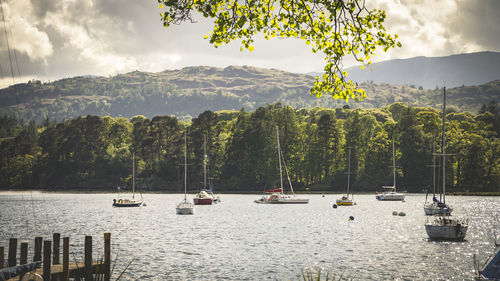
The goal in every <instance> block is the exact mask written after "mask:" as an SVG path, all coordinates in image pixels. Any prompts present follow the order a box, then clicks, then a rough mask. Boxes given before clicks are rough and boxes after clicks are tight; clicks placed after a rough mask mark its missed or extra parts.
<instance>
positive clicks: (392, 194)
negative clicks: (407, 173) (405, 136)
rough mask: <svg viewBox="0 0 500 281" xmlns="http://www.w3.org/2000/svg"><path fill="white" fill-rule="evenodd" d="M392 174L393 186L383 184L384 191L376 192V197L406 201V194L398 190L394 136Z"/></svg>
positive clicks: (383, 199)
mask: <svg viewBox="0 0 500 281" xmlns="http://www.w3.org/2000/svg"><path fill="white" fill-rule="evenodd" d="M392 176H393V184H392V186H383V187H382V188H384V189H385V190H384V192H382V193H376V194H375V198H377V200H379V201H404V200H405V194H404V193H400V192H399V193H398V192H396V156H395V148H394V137H393V138H392Z"/></svg>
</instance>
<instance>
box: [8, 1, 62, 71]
mask: <svg viewBox="0 0 500 281" xmlns="http://www.w3.org/2000/svg"><path fill="white" fill-rule="evenodd" d="M24 4H25V3H24ZM2 9H3V13H4V16H5V19H6V21H5V26H6V27H7V31H8V37H7V38H8V40H9V47H10V48H12V50H14V49H15V50H16V51H17V52H19V53H21V54H26V55H27V56H28V57H29V58H30V59H31V60H33V61H36V60H41V61H43V62H44V63H46V58H47V57H48V56H50V55H52V53H53V46H52V44H51V42H50V40H49V38H48V36H47V34H46V33H45V32H43V31H42V30H40V28H39V27H38V26H37V22H36V21H35V22H29V21H28V20H27V18H26V17H24V16H23V15H26V14H29V13H30V12H31V11H32V9H30V6H29V5H23V3H22V1H20V2H12V3H6V2H3V3H2ZM1 29H2V30H1V34H2V35H4V34H5V29H4V25H3V24H2V25H1ZM2 37H3V38H2V39H3V40H4V42H5V43H7V40H6V38H5V36H2ZM2 47H7V44H5V45H3V46H2ZM6 51H7V50H6V48H2V53H5V52H6ZM7 55H8V54H7Z"/></svg>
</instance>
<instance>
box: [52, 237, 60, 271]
mask: <svg viewBox="0 0 500 281" xmlns="http://www.w3.org/2000/svg"><path fill="white" fill-rule="evenodd" d="M52 243H54V244H53V253H54V255H53V257H52V264H61V263H60V262H59V256H60V255H61V251H60V246H61V234H60V233H54V234H52Z"/></svg>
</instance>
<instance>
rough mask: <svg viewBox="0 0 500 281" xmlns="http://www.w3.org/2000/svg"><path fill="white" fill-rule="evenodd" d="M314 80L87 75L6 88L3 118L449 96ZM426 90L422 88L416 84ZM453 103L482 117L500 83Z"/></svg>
mask: <svg viewBox="0 0 500 281" xmlns="http://www.w3.org/2000/svg"><path fill="white" fill-rule="evenodd" d="M313 83H314V79H313V78H312V77H311V76H309V75H305V74H296V73H290V72H285V71H281V70H276V69H263V68H255V67H251V66H228V67H226V68H216V67H207V66H196V67H186V68H182V69H179V70H166V71H163V72H158V73H149V72H140V71H134V72H130V73H125V74H119V75H116V76H113V77H96V76H84V77H83V76H81V77H74V78H67V79H62V80H58V81H54V82H51V83H42V82H40V81H37V80H33V81H30V82H28V83H23V84H17V85H13V86H10V87H8V88H4V89H0V115H13V116H15V117H16V118H18V119H22V120H24V121H30V120H34V121H38V122H40V121H43V120H45V119H47V118H49V119H51V120H65V119H72V118H74V117H76V116H82V115H99V116H105V115H109V116H113V117H120V116H122V117H126V118H130V117H132V116H135V115H145V116H146V117H148V118H152V117H154V116H157V115H174V116H177V117H178V118H180V119H189V118H191V117H194V116H197V115H199V114H200V113H202V112H204V111H206V110H211V111H221V110H240V109H241V108H245V109H246V110H249V111H250V110H255V109H256V108H258V107H261V106H265V105H266V104H273V103H277V102H280V103H282V104H284V105H291V106H293V107H295V108H311V107H331V108H333V107H342V106H345V105H349V107H351V108H355V107H364V108H373V107H375V108H379V107H382V106H386V105H390V104H392V103H394V102H404V103H406V104H409V105H412V106H430V107H436V108H439V107H440V106H441V99H440V96H441V90H439V89H433V90H424V89H423V88H422V87H418V86H415V85H410V86H408V85H395V84H389V83H381V84H375V83H373V82H371V81H370V82H366V83H361V84H360V87H361V88H363V89H365V90H366V93H367V95H368V98H367V99H366V100H364V101H362V102H357V101H353V100H350V101H349V102H348V103H347V102H345V101H344V100H335V99H333V98H331V97H329V96H323V97H322V98H316V97H313V96H311V95H310V92H309V91H310V88H311V87H312V85H313ZM416 85H418V84H416ZM448 93H449V95H448V96H449V99H448V100H449V104H450V105H451V106H452V107H455V108H456V109H457V110H467V111H474V112H477V111H478V110H479V109H480V107H481V106H482V105H484V104H487V103H488V102H489V101H491V100H496V101H498V100H500V99H499V97H500V81H499V80H497V81H492V82H489V83H486V84H484V85H480V86H460V87H457V88H455V89H449V91H448Z"/></svg>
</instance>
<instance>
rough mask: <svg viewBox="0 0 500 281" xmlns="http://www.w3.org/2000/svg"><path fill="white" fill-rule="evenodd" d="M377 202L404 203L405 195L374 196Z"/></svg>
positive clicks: (386, 194)
mask: <svg viewBox="0 0 500 281" xmlns="http://www.w3.org/2000/svg"><path fill="white" fill-rule="evenodd" d="M375 198H376V199H377V200H378V201H404V200H405V195H404V194H401V193H382V194H377V195H375Z"/></svg>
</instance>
